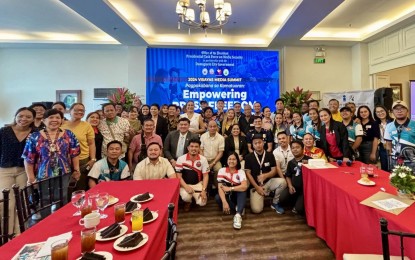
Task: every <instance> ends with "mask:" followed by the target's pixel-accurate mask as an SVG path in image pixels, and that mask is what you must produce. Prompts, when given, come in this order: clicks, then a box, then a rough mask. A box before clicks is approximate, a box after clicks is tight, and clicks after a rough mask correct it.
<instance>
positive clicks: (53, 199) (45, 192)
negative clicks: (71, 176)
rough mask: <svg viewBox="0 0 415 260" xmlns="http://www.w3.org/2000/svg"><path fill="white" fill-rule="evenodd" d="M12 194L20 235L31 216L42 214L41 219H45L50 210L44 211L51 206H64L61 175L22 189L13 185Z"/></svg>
mask: <svg viewBox="0 0 415 260" xmlns="http://www.w3.org/2000/svg"><path fill="white" fill-rule="evenodd" d="M13 192H14V197H15V199H16V208H17V217H18V219H19V227H20V232H21V233H23V232H24V231H25V230H26V224H27V222H28V220H29V219H31V217H32V216H33V215H35V214H37V213H42V214H43V215H42V217H45V216H47V215H49V214H50V210H48V211H45V209H50V208H51V207H52V205H56V206H59V207H62V206H63V205H64V201H63V199H64V196H63V193H64V190H63V176H62V175H59V176H55V177H51V178H47V179H44V180H41V181H39V182H37V183H35V184H32V185H29V186H26V187H24V188H23V189H20V187H19V186H18V185H13ZM65 192H66V191H65ZM45 214H46V215H45Z"/></svg>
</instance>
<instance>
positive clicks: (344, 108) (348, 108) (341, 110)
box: [340, 107, 352, 113]
mask: <svg viewBox="0 0 415 260" xmlns="http://www.w3.org/2000/svg"><path fill="white" fill-rule="evenodd" d="M344 110H347V111H349V112H350V113H351V112H352V110H351V109H350V107H342V108H341V109H340V112H343V111H344Z"/></svg>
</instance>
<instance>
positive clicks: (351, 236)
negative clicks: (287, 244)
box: [303, 162, 415, 259]
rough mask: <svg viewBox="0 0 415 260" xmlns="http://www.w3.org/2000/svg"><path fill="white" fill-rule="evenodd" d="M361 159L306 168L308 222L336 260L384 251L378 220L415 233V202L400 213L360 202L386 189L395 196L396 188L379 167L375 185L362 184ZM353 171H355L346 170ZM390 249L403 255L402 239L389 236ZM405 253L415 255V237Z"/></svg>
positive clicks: (374, 179) (414, 256) (390, 227)
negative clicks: (333, 165) (339, 164)
mask: <svg viewBox="0 0 415 260" xmlns="http://www.w3.org/2000/svg"><path fill="white" fill-rule="evenodd" d="M360 165H361V163H360V162H354V163H353V165H352V167H348V166H340V167H339V168H337V169H318V170H317V169H308V168H306V167H303V180H304V203H305V210H306V214H307V222H308V225H310V226H312V227H314V228H315V229H316V233H317V236H319V237H320V238H322V239H324V240H325V241H326V243H327V245H328V246H329V247H330V248H331V249H332V250H333V251H334V253H335V254H336V258H337V259H342V255H343V254H344V253H361V254H382V242H381V235H380V224H379V219H380V218H381V217H384V218H386V219H387V220H388V222H389V225H388V228H389V229H390V230H398V231H406V232H412V233H415V220H414V218H415V205H411V206H410V207H409V208H407V209H406V210H404V211H403V212H402V213H401V214H399V215H394V214H391V213H388V212H385V211H381V210H377V209H375V208H371V207H368V206H365V205H362V204H360V202H361V201H362V200H364V199H366V198H368V197H370V196H372V195H373V194H375V193H377V192H378V191H380V188H382V187H383V188H384V189H385V190H386V192H387V193H390V194H393V195H396V188H394V187H393V186H391V185H390V184H389V173H387V172H384V171H381V170H376V174H378V175H379V176H378V177H377V178H372V180H373V181H374V182H376V185H375V186H362V185H360V184H358V183H357V181H358V180H359V179H360V173H359V167H360ZM347 172H352V173H353V174H350V173H347ZM389 243H390V250H391V251H390V252H391V254H392V255H400V253H399V240H398V238H397V237H392V236H389ZM404 245H405V255H406V256H408V257H411V258H415V243H414V240H412V239H408V240H406V243H404Z"/></svg>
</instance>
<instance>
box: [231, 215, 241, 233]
mask: <svg viewBox="0 0 415 260" xmlns="http://www.w3.org/2000/svg"><path fill="white" fill-rule="evenodd" d="M241 227H242V217H241V215H239V214H238V213H236V214H235V216H234V217H233V228H234V229H241Z"/></svg>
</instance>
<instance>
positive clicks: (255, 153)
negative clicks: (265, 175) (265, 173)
mask: <svg viewBox="0 0 415 260" xmlns="http://www.w3.org/2000/svg"><path fill="white" fill-rule="evenodd" d="M254 155H255V158H256V161H257V162H258V163H259V168H260V172H259V174H262V164H263V163H264V160H265V151H264V153H263V154H262V158H261V161H259V158H258V154H257V152H256V151H254Z"/></svg>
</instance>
